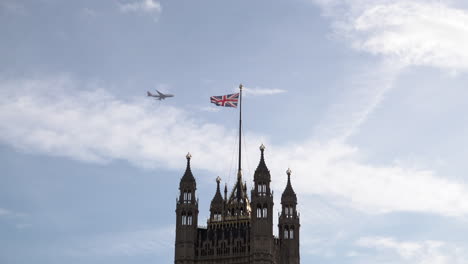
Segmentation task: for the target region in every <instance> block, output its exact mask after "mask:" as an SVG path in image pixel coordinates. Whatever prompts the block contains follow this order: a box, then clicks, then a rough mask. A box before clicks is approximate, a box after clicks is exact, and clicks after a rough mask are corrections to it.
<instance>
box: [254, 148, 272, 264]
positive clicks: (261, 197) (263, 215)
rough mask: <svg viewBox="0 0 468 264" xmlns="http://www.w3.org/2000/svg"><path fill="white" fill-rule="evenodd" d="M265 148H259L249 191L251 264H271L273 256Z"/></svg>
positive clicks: (269, 180) (268, 174)
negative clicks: (252, 182) (252, 181)
mask: <svg viewBox="0 0 468 264" xmlns="http://www.w3.org/2000/svg"><path fill="white" fill-rule="evenodd" d="M264 151H265V146H264V145H263V144H262V145H261V146H260V152H261V154H260V162H259V164H258V166H257V169H256V170H255V174H254V187H253V189H252V191H251V196H250V197H251V200H252V201H251V205H252V220H251V221H252V235H251V240H252V242H251V243H252V262H251V263H273V262H274V260H275V258H276V256H275V248H274V239H273V193H272V192H271V189H270V182H271V176H270V171H269V170H268V168H267V166H266V164H265V156H264Z"/></svg>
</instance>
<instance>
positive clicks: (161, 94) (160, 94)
mask: <svg viewBox="0 0 468 264" xmlns="http://www.w3.org/2000/svg"><path fill="white" fill-rule="evenodd" d="M156 92H157V93H158V94H159V96H163V97H164V96H166V95H165V94H163V93H161V92H160V91H158V90H156Z"/></svg>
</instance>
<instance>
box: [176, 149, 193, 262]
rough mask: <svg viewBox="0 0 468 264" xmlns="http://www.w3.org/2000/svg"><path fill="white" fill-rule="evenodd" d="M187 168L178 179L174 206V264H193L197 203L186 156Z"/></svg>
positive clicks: (188, 157)
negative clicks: (177, 195) (175, 217)
mask: <svg viewBox="0 0 468 264" xmlns="http://www.w3.org/2000/svg"><path fill="white" fill-rule="evenodd" d="M186 158H187V168H186V169H185V173H184V176H182V179H180V185H179V191H180V195H179V198H178V199H177V206H176V216H177V219H176V240H175V258H174V259H175V261H174V263H175V264H193V263H195V241H196V239H197V226H198V201H197V199H196V198H195V191H196V189H197V183H196V181H195V178H194V177H193V174H192V170H191V169H190V159H191V158H192V156H191V155H190V153H188V154H187V156H186Z"/></svg>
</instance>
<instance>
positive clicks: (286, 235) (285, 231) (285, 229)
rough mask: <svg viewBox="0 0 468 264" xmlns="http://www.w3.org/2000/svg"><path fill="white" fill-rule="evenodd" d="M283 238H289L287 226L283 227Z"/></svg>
mask: <svg viewBox="0 0 468 264" xmlns="http://www.w3.org/2000/svg"><path fill="white" fill-rule="evenodd" d="M284 239H289V227H287V226H285V227H284Z"/></svg>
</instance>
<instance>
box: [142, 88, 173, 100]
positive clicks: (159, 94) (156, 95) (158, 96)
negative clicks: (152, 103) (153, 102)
mask: <svg viewBox="0 0 468 264" xmlns="http://www.w3.org/2000/svg"><path fill="white" fill-rule="evenodd" d="M156 92H157V93H158V94H152V93H150V92H147V93H148V96H151V97H154V98H155V99H157V100H159V101H161V100H164V99H166V98H168V97H174V95H173V94H163V93H161V92H160V91H158V90H156Z"/></svg>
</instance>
